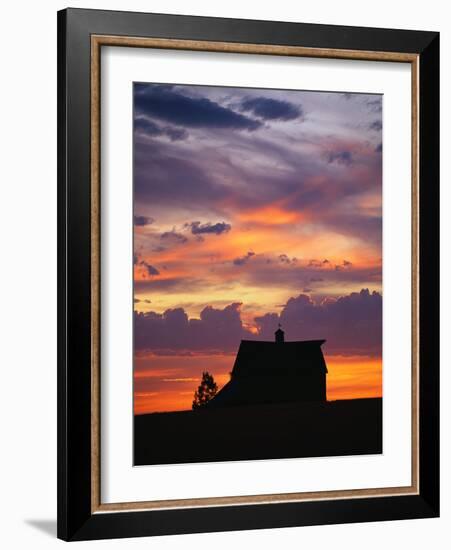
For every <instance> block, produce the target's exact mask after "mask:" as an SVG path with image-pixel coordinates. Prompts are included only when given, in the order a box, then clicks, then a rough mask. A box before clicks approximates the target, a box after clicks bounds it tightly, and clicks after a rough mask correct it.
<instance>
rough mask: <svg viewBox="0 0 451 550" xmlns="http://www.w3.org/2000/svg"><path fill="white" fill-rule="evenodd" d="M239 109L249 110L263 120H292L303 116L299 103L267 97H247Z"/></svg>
mask: <svg viewBox="0 0 451 550" xmlns="http://www.w3.org/2000/svg"><path fill="white" fill-rule="evenodd" d="M241 110H243V111H250V112H252V114H254V115H255V116H258V117H259V118H263V119H264V120H293V119H296V118H301V117H302V116H303V114H304V113H303V110H302V107H301V106H300V105H294V104H293V103H290V102H288V101H281V100H278V99H272V98H269V97H249V98H246V99H244V100H243V102H242V103H241Z"/></svg>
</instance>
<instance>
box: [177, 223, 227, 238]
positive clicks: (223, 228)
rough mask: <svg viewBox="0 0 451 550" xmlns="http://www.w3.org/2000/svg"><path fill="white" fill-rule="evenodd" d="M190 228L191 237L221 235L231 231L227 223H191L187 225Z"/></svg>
mask: <svg viewBox="0 0 451 550" xmlns="http://www.w3.org/2000/svg"><path fill="white" fill-rule="evenodd" d="M187 226H188V227H190V228H191V233H192V234H193V235H203V234H213V235H221V234H222V233H227V232H228V231H230V230H231V229H232V226H231V225H230V224H229V223H225V222H218V223H210V222H208V223H204V224H201V223H200V222H191V223H190V224H187Z"/></svg>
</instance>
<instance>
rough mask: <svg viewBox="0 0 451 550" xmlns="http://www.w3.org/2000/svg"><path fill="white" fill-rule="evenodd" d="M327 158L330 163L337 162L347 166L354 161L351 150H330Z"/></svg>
mask: <svg viewBox="0 0 451 550" xmlns="http://www.w3.org/2000/svg"><path fill="white" fill-rule="evenodd" d="M326 159H327V162H328V163H329V164H332V163H334V162H335V163H337V164H343V165H345V166H350V165H351V164H352V163H353V162H354V159H353V157H352V152H351V151H338V152H333V151H329V152H328V153H326Z"/></svg>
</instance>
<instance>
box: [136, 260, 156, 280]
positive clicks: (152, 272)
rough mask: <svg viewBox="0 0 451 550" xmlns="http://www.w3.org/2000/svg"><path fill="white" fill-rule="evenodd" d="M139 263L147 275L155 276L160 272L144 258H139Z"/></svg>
mask: <svg viewBox="0 0 451 550" xmlns="http://www.w3.org/2000/svg"><path fill="white" fill-rule="evenodd" d="M139 265H140V266H142V267H143V268H144V269H145V270H146V272H147V275H149V276H151V277H155V276H156V275H159V274H160V272H159V271H158V269H157V268H156V267H154V266H153V265H150V264H149V263H147V262H146V261H145V260H141V261H140V262H139Z"/></svg>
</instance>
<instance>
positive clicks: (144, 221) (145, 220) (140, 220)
mask: <svg viewBox="0 0 451 550" xmlns="http://www.w3.org/2000/svg"><path fill="white" fill-rule="evenodd" d="M154 221H155V220H154V219H153V218H149V217H148V216H133V224H134V225H137V226H144V225H150V224H152V223H153V222H154Z"/></svg>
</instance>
